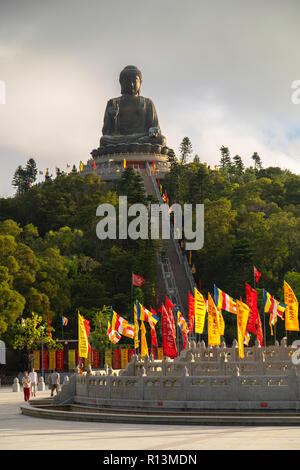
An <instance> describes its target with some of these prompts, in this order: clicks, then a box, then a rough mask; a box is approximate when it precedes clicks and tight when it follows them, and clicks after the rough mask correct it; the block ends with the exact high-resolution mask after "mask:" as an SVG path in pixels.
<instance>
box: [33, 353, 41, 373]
mask: <svg viewBox="0 0 300 470" xmlns="http://www.w3.org/2000/svg"><path fill="white" fill-rule="evenodd" d="M33 367H34V368H35V370H40V351H33Z"/></svg>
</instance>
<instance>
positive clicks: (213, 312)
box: [207, 293, 221, 346]
mask: <svg viewBox="0 0 300 470" xmlns="http://www.w3.org/2000/svg"><path fill="white" fill-rule="evenodd" d="M207 331H208V344H209V345H211V346H217V345H218V346H219V345H220V344H221V335H220V330H219V320H218V311H217V307H216V305H215V302H214V299H213V298H212V296H211V295H210V293H208V315H207Z"/></svg>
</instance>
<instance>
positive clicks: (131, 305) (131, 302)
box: [130, 272, 134, 321]
mask: <svg viewBox="0 0 300 470" xmlns="http://www.w3.org/2000/svg"><path fill="white" fill-rule="evenodd" d="M130 308H131V318H132V319H133V321H134V308H133V272H131V288H130Z"/></svg>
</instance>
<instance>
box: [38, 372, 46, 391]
mask: <svg viewBox="0 0 300 470" xmlns="http://www.w3.org/2000/svg"><path fill="white" fill-rule="evenodd" d="M44 390H45V382H44V378H43V377H42V376H41V377H40V379H39V383H38V391H39V392H43V391H44Z"/></svg>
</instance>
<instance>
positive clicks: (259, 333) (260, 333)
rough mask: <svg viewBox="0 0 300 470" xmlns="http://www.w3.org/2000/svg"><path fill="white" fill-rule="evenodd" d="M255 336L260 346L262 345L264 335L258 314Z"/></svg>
mask: <svg viewBox="0 0 300 470" xmlns="http://www.w3.org/2000/svg"><path fill="white" fill-rule="evenodd" d="M256 338H257V339H258V341H259V344H260V346H262V345H263V341H264V336H263V329H262V324H261V319H260V316H259V314H258V315H257V333H256Z"/></svg>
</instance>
